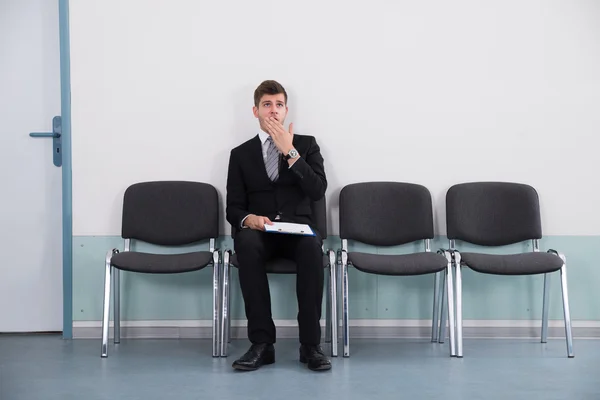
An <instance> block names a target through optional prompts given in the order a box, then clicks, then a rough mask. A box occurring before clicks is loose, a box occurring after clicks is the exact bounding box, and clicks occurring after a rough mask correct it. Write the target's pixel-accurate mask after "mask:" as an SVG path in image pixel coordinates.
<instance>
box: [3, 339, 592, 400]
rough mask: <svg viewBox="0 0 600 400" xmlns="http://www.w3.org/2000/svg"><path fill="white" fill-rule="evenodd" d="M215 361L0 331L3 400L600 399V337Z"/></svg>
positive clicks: (174, 344)
mask: <svg viewBox="0 0 600 400" xmlns="http://www.w3.org/2000/svg"><path fill="white" fill-rule="evenodd" d="M247 345H248V343H247V342H246V341H234V342H233V343H232V344H231V346H230V349H231V352H230V354H231V355H230V356H229V357H228V358H221V359H218V358H217V359H213V358H212V357H211V356H210V353H211V348H210V347H211V344H210V342H209V341H208V340H124V341H123V342H122V343H121V344H120V345H118V346H117V347H115V345H113V344H111V345H110V347H109V357H108V358H107V359H101V358H100V342H99V341H98V340H75V341H65V340H62V339H60V338H59V337H57V336H7V335H0V400H30V399H31V400H37V399H44V400H54V399H61V400H62V399H82V400H84V399H85V400H95V399H123V400H129V399H164V398H166V396H170V397H171V398H173V399H213V398H218V399H233V398H235V399H269V400H279V399H285V400H293V399H305V400H306V399H310V400H312V399H314V400H316V399H333V398H341V399H361V400H366V399H371V398H390V399H392V398H393V399H400V398H402V399H442V398H443V399H445V400H451V399H573V400H587V399H590V400H592V399H594V400H598V399H600V340H577V341H575V358H574V359H568V358H567V357H566V349H565V343H564V341H563V340H551V341H549V342H548V343H547V344H545V345H543V344H540V343H538V342H537V341H535V340H501V339H496V340H491V339H486V340H483V339H482V340H476V339H469V340H465V343H464V354H465V358H463V359H451V358H449V357H448V347H447V345H439V344H432V343H430V342H428V341H426V340H409V339H404V340H358V339H356V340H353V341H352V342H351V345H352V357H350V358H347V359H344V358H342V357H338V358H336V359H333V369H332V370H331V371H328V372H321V373H315V372H312V371H309V370H308V369H306V367H305V366H304V365H303V364H300V363H299V362H298V358H297V351H298V346H297V342H296V341H295V340H282V341H279V342H278V343H277V344H276V358H277V362H276V363H275V364H274V365H271V366H267V367H263V368H261V369H260V370H258V371H255V372H236V371H234V370H232V369H231V363H232V362H233V360H234V359H235V357H236V356H239V355H240V354H241V353H243V352H244V351H245V350H246V347H247Z"/></svg>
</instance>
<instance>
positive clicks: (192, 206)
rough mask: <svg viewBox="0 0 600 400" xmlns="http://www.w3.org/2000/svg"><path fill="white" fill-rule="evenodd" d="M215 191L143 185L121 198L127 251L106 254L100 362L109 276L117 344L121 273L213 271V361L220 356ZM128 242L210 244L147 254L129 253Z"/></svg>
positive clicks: (173, 184) (201, 185)
mask: <svg viewBox="0 0 600 400" xmlns="http://www.w3.org/2000/svg"><path fill="white" fill-rule="evenodd" d="M218 201H219V200H218V195H217V191H216V189H215V188H214V187H213V186H211V185H209V184H206V183H199V182H179V181H161V182H143V183H136V184H134V185H131V186H130V187H129V188H127V190H126V191H125V195H124V198H123V219H122V234H121V236H122V237H123V239H124V240H125V246H124V247H125V251H124V252H119V251H118V250H117V249H112V250H109V251H108V253H107V254H106V273H105V278H104V314H103V319H102V357H107V355H108V317H109V307H110V295H111V277H114V330H115V331H114V340H115V343H119V341H120V314H121V313H120V284H119V270H123V271H129V272H138V273H146V274H175V273H183V272H191V271H198V270H201V269H203V268H205V267H207V266H212V267H213V275H212V277H213V278H212V280H213V285H212V287H213V316H212V320H213V321H212V323H213V327H212V340H213V350H212V354H213V357H218V356H219V352H218V347H219V346H218V339H219V332H218V329H219V318H218V315H219V305H220V298H219V290H220V279H219V269H220V264H219V263H220V253H219V251H218V250H217V249H215V240H216V238H217V237H218V235H219V213H218V210H219V203H218ZM132 240H138V241H142V242H146V243H150V244H154V245H160V246H183V245H189V244H193V243H197V242H202V241H206V240H209V243H210V244H209V246H210V250H209V251H194V252H186V253H179V254H151V253H141V252H137V251H133V250H132V242H131V241H132Z"/></svg>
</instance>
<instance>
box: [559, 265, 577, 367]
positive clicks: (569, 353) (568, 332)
mask: <svg viewBox="0 0 600 400" xmlns="http://www.w3.org/2000/svg"><path fill="white" fill-rule="evenodd" d="M560 258H562V260H563V266H562V267H561V268H560V284H561V289H562V299H563V313H564V315H565V334H566V337H567V356H568V357H569V358H573V357H575V356H574V355H573V334H572V332H571V311H570V309H569V292H568V290H567V260H566V258H565V256H564V255H562V254H561V255H560Z"/></svg>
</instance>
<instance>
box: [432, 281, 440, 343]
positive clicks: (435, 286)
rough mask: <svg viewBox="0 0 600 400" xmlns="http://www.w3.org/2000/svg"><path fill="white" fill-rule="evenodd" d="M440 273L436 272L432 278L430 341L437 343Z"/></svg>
mask: <svg viewBox="0 0 600 400" xmlns="http://www.w3.org/2000/svg"><path fill="white" fill-rule="evenodd" d="M439 290H440V272H436V273H435V275H434V278H433V315H432V317H431V341H432V342H437V341H438V323H439V319H440V315H439V312H440V308H439V306H440V305H439V304H438V303H439V300H440V298H439Z"/></svg>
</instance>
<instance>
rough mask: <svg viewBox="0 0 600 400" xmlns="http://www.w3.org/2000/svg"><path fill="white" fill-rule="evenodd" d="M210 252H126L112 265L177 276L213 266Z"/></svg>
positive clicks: (117, 255)
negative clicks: (177, 274) (209, 265)
mask: <svg viewBox="0 0 600 400" xmlns="http://www.w3.org/2000/svg"><path fill="white" fill-rule="evenodd" d="M212 260H213V255H212V253H211V252H210V251H197V252H193V253H181V254H149V253H139V252H135V251H125V252H123V253H117V254H115V255H114V256H113V257H112V258H111V260H110V263H111V265H112V266H113V267H115V268H118V269H121V270H124V271H132V272H142V273H148V274H176V273H180V272H190V271H197V270H200V269H202V268H204V267H206V266H207V265H208V264H211V263H212Z"/></svg>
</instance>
